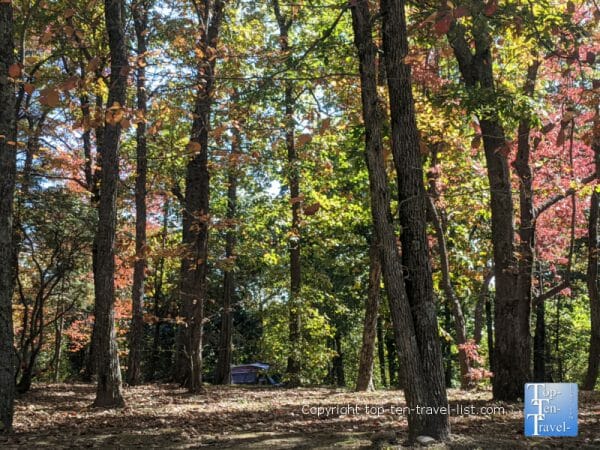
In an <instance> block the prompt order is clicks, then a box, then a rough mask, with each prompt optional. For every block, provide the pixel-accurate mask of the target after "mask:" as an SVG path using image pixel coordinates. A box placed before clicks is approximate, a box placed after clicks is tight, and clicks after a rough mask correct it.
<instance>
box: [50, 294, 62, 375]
mask: <svg viewBox="0 0 600 450" xmlns="http://www.w3.org/2000/svg"><path fill="white" fill-rule="evenodd" d="M56 314H57V315H60V317H59V318H55V321H54V358H53V363H52V368H53V369H54V382H55V383H58V381H59V380H60V360H61V358H62V335H63V329H64V326H65V316H64V309H63V305H62V303H61V304H60V306H58V307H57V311H56Z"/></svg>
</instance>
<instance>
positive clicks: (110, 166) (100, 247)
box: [94, 0, 128, 408]
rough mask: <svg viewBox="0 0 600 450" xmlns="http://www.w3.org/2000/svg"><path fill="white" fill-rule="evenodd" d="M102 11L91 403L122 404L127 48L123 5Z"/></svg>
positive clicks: (108, 0)
mask: <svg viewBox="0 0 600 450" xmlns="http://www.w3.org/2000/svg"><path fill="white" fill-rule="evenodd" d="M104 12H105V20H106V29H107V32H108V42H109V47H110V64H111V68H110V86H109V94H108V110H107V113H106V124H105V135H104V142H103V146H102V149H101V150H100V151H101V159H100V162H101V167H102V181H101V185H100V191H101V192H100V202H99V205H98V228H97V231H96V236H95V238H94V243H95V247H96V252H97V253H96V265H97V270H96V273H95V274H94V288H95V293H96V303H95V307H94V316H95V322H96V323H95V325H96V326H95V328H96V330H95V331H96V336H95V337H96V338H97V350H98V354H97V355H95V356H96V359H97V364H98V367H97V369H98V387H97V390H96V400H95V401H94V406H98V407H106V408H113V407H122V406H123V405H124V401H123V396H122V394H121V368H120V365H119V353H118V349H117V340H116V332H115V311H114V302H115V283H114V279H115V235H116V222H117V188H118V183H119V140H120V136H121V124H120V120H119V119H118V117H119V116H120V115H122V111H123V108H124V106H125V101H126V91H127V74H128V61H127V48H126V43H125V17H124V15H125V5H124V3H123V1H122V0H105V3H104Z"/></svg>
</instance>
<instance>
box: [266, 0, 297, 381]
mask: <svg viewBox="0 0 600 450" xmlns="http://www.w3.org/2000/svg"><path fill="white" fill-rule="evenodd" d="M273 11H274V13H275V18H276V19H277V25H278V26H279V48H280V50H281V53H282V55H283V57H284V58H285V64H286V68H287V69H289V68H291V67H290V56H291V55H290V54H289V52H290V43H289V38H290V36H289V32H290V28H291V26H292V24H293V15H290V16H289V17H286V16H285V15H284V13H283V12H282V10H281V7H280V4H279V0H273ZM283 95H284V99H283V106H284V108H285V112H284V114H285V119H284V127H285V147H286V150H287V164H288V168H287V173H288V184H289V189H290V204H291V208H292V224H291V229H290V240H289V252H290V299H289V310H290V322H289V338H290V354H289V356H288V363H287V369H286V372H287V374H288V377H289V379H290V380H289V382H290V383H291V384H293V385H298V384H299V383H300V369H301V367H300V364H301V362H300V357H299V354H300V337H301V329H302V322H301V310H300V309H301V304H300V296H301V293H300V291H301V288H302V265H301V261H300V211H301V208H302V202H301V198H300V172H299V160H298V151H297V149H296V141H295V128H296V122H295V119H294V114H295V109H296V108H295V103H296V102H295V98H294V84H293V81H292V80H290V79H286V80H285V82H284V92H283Z"/></svg>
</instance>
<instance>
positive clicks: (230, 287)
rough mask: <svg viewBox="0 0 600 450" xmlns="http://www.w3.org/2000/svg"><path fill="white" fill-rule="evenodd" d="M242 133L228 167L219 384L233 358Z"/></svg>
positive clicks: (227, 375) (228, 374) (235, 140)
mask: <svg viewBox="0 0 600 450" xmlns="http://www.w3.org/2000/svg"><path fill="white" fill-rule="evenodd" d="M239 139H240V135H239V133H235V134H234V137H233V142H232V143H231V155H230V158H229V169H228V174H227V220H228V222H229V229H228V230H227V235H226V236H225V258H227V268H226V269H225V273H224V275H223V313H222V315H221V334H220V336H219V348H218V352H219V353H218V359H217V367H216V370H215V383H216V384H230V383H231V358H232V352H233V348H232V341H233V299H234V295H235V273H234V271H233V267H232V266H230V264H231V263H232V260H234V258H235V245H236V233H237V231H236V227H235V225H234V221H235V217H236V210H237V183H238V176H239V170H238V168H237V164H239V162H238V156H239V153H240V142H239Z"/></svg>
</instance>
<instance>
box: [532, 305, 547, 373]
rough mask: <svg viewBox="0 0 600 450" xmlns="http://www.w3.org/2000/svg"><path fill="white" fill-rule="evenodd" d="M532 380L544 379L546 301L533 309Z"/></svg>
mask: <svg viewBox="0 0 600 450" xmlns="http://www.w3.org/2000/svg"><path fill="white" fill-rule="evenodd" d="M533 381H535V382H544V381H547V380H546V302H539V303H538V304H537V306H536V309H535V334H534V337H533Z"/></svg>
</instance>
